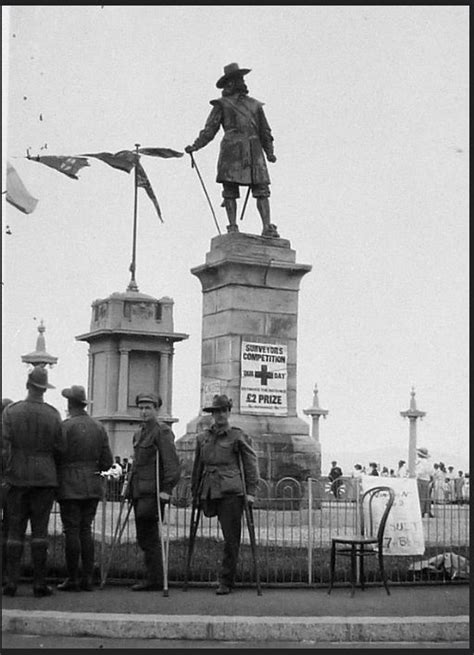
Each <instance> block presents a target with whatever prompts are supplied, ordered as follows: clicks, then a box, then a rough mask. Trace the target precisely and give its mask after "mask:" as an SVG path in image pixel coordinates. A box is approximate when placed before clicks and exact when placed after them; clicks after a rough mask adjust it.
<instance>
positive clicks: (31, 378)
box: [28, 366, 56, 390]
mask: <svg viewBox="0 0 474 655" xmlns="http://www.w3.org/2000/svg"><path fill="white" fill-rule="evenodd" d="M28 384H32V385H33V386H34V387H37V388H38V389H43V390H46V389H56V387H55V386H53V385H52V384H49V382H48V371H47V370H46V369H45V368H43V367H42V366H35V367H34V369H33V370H32V371H31V373H29V375H28Z"/></svg>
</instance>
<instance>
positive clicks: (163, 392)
mask: <svg viewBox="0 0 474 655" xmlns="http://www.w3.org/2000/svg"><path fill="white" fill-rule="evenodd" d="M169 358H170V356H169V353H166V352H161V353H160V396H161V400H162V401H163V405H162V409H161V413H162V414H164V415H165V416H171V407H170V406H169V404H170V403H169V397H170V389H171V385H170V377H169Z"/></svg>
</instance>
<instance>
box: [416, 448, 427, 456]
mask: <svg viewBox="0 0 474 655" xmlns="http://www.w3.org/2000/svg"><path fill="white" fill-rule="evenodd" d="M416 454H417V455H418V457H423V458H426V457H429V456H430V454H429V452H428V448H425V447H424V446H423V447H421V448H417V449H416Z"/></svg>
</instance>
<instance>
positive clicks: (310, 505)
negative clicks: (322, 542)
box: [306, 478, 313, 584]
mask: <svg viewBox="0 0 474 655" xmlns="http://www.w3.org/2000/svg"><path fill="white" fill-rule="evenodd" d="M306 482H307V484H308V584H312V583H313V485H312V479H311V478H308V479H307V481H306Z"/></svg>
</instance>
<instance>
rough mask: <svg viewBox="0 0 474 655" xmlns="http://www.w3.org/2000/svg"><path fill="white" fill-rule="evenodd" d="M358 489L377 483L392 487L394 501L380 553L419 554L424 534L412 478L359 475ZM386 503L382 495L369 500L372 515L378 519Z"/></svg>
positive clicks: (416, 491)
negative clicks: (360, 486)
mask: <svg viewBox="0 0 474 655" xmlns="http://www.w3.org/2000/svg"><path fill="white" fill-rule="evenodd" d="M361 482H362V492H364V491H367V489H370V488H372V487H378V486H379V485H383V486H387V487H392V489H393V490H394V492H395V501H394V503H393V506H392V509H391V511H390V514H389V515H388V519H387V524H386V526H385V533H384V551H383V552H384V555H423V553H424V552H425V537H424V534H423V522H422V520H421V511H420V501H419V498H418V486H417V484H416V479H415V478H383V477H377V476H372V475H363V476H362V477H361ZM385 504H386V496H383V497H381V498H380V499H378V498H375V499H374V501H373V508H374V517H375V520H376V521H378V518H379V517H380V516H381V514H382V512H383V510H384V507H385Z"/></svg>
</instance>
